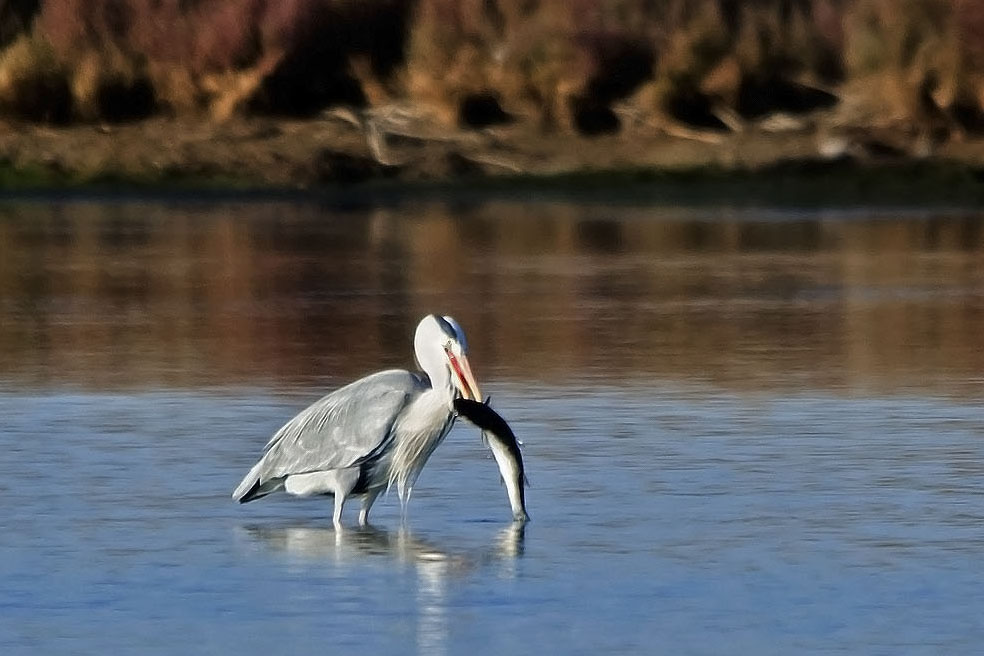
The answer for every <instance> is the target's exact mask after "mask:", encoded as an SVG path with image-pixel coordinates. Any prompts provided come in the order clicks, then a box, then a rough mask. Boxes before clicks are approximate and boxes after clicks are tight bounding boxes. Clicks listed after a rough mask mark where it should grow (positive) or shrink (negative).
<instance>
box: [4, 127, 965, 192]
mask: <svg viewBox="0 0 984 656" xmlns="http://www.w3.org/2000/svg"><path fill="white" fill-rule="evenodd" d="M928 149H929V150H931V151H932V152H927V150H928ZM0 189H2V190H3V192H4V193H6V194H8V195H10V194H31V193H45V192H56V191H57V192H81V193H86V192H93V191H97V192H100V193H127V192H134V191H136V192H152V191H155V190H156V191H164V192H179V193H180V192H187V193H192V192H198V193H205V192H207V193H219V194H221V193H244V192H251V193H256V194H285V193H286V194H291V193H315V194H327V195H338V194H351V195H354V196H361V195H363V194H365V195H370V196H372V195H388V194H394V195H407V194H411V195H412V194H429V193H441V194H445V193H459V194H460V193H464V194H467V193H480V194H485V193H493V192H494V193H523V194H525V193H534V192H535V193H562V194H564V195H581V196H591V195H597V194H606V195H607V194H610V193H611V192H612V191H613V190H617V191H618V193H619V195H620V197H623V198H625V199H626V200H631V199H639V200H645V201H649V202H658V201H665V202H709V201H710V202H714V201H723V202H729V203H742V202H752V203H757V202H774V203H781V204H802V203H805V204H810V205H817V204H820V205H823V204H830V203H833V204H845V203H879V204H901V203H906V204H911V203H954V204H978V203H981V202H984V140H972V139H963V140H950V141H949V142H947V143H944V144H938V145H935V146H934V145H932V144H929V143H928V142H926V141H925V140H921V139H920V137H919V135H916V136H915V137H913V136H912V135H910V134H909V133H906V132H903V131H897V132H894V133H893V132H891V131H887V130H883V131H881V132H877V133H876V132H873V131H870V130H869V131H863V132H855V133H843V134H829V133H821V132H820V131H818V130H815V129H810V128H809V127H806V128H801V129H791V130H785V131H768V130H765V129H759V128H756V129H754V130H748V131H744V132H738V133H719V132H711V131H706V132H697V131H692V130H690V131H684V130H667V129H653V128H652V126H640V127H638V128H628V129H625V130H623V131H622V132H621V133H619V134H617V135H608V136H599V137H592V138H588V137H583V136H579V135H575V134H563V133H560V134H558V133H543V132H542V131H539V130H536V129H533V128H531V127H530V126H527V125H522V124H518V125H510V126H500V127H496V128H489V129H485V130H464V129H453V128H447V127H446V126H442V125H438V124H433V123H427V122H417V123H415V124H413V125H409V126H408V125H407V124H405V123H404V124H398V125H394V123H393V122H390V123H383V122H381V121H374V122H373V121H369V120H367V119H365V117H357V116H355V115H354V114H352V115H346V114H344V113H334V114H328V115H324V116H322V117H320V118H318V119H314V120H305V121H282V120H281V121H278V120H272V119H233V120H228V121H224V122H220V123H215V122H209V121H198V122H194V121H186V120H173V119H151V120H146V121H141V122H135V123H130V124H122V125H112V126H107V125H80V126H72V127H59V128H52V127H39V126H34V125H30V124H13V123H7V124H5V125H2V126H0Z"/></svg>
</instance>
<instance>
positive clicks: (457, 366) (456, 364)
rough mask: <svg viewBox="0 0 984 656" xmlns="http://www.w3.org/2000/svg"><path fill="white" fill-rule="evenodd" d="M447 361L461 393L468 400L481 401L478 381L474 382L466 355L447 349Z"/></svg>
mask: <svg viewBox="0 0 984 656" xmlns="http://www.w3.org/2000/svg"><path fill="white" fill-rule="evenodd" d="M448 362H450V363H451V370H452V371H454V375H455V377H456V378H457V379H458V385H457V387H458V389H459V390H461V395H462V396H464V397H465V398H466V399H468V400H470V401H481V400H482V392H481V390H479V389H478V383H476V382H475V376H474V375H473V374H472V370H471V365H469V364H468V357H467V356H466V355H465V354H464V353H462V354H461V355H460V356H456V355H455V354H454V353H451V352H450V351H448Z"/></svg>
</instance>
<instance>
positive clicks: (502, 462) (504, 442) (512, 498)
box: [454, 398, 530, 522]
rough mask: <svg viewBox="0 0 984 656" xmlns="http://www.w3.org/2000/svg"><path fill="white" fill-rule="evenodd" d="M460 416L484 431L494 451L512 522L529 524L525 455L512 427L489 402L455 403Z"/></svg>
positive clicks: (462, 401) (483, 433)
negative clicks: (507, 498) (504, 486)
mask: <svg viewBox="0 0 984 656" xmlns="http://www.w3.org/2000/svg"><path fill="white" fill-rule="evenodd" d="M454 409H455V411H457V413H458V414H459V415H460V416H462V417H464V418H465V419H467V420H468V421H470V422H471V423H473V424H475V425H476V426H478V427H479V428H480V429H482V440H483V441H484V442H485V445H486V446H488V447H489V449H490V450H491V451H492V455H493V456H494V457H495V462H496V464H497V465H499V474H500V475H501V476H502V481H503V483H505V485H506V493H507V494H508V495H509V506H510V507H511V508H512V515H513V521H516V522H527V521H529V519H530V515H529V513H527V512H526V488H525V486H526V485H529V481H527V480H526V471H525V469H524V468H523V454H522V452H521V451H520V450H519V441H518V440H517V439H516V435H515V434H514V433H513V432H512V429H511V428H509V424H507V423H506V420H505V419H503V418H502V417H501V416H500V415H499V413H497V412H496V411H495V410H493V409H492V408H490V407H489V405H488V401H486V402H485V403H480V402H478V401H471V400H469V399H463V398H457V399H455V400H454Z"/></svg>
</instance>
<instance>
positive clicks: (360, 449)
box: [243, 370, 423, 485]
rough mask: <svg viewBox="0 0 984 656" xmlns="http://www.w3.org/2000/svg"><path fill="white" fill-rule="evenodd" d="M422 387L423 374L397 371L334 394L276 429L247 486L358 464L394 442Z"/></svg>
mask: <svg viewBox="0 0 984 656" xmlns="http://www.w3.org/2000/svg"><path fill="white" fill-rule="evenodd" d="M422 389H423V382H422V381H421V379H420V378H419V377H418V376H415V375H414V374H412V373H410V372H408V371H401V370H391V371H382V372H379V373H377V374H373V375H371V376H367V377H365V378H363V379H361V380H357V381H355V382H354V383H351V384H349V385H346V386H345V387H342V388H340V389H338V390H336V391H334V392H332V393H331V394H328V395H327V396H325V397H324V398H322V399H320V400H318V401H315V402H314V403H313V404H311V405H310V406H309V407H307V408H306V409H304V410H302V411H301V412H300V413H298V414H297V416H296V417H294V418H293V419H291V420H290V421H288V422H287V423H286V424H284V426H283V427H282V428H281V429H280V430H278V431H277V432H276V433H275V434H274V436H273V437H272V438H271V439H270V441H269V442H268V443H267V445H266V448H265V449H264V451H265V453H264V455H263V458H262V459H261V460H260V462H258V463H257V464H256V466H255V467H253V470H251V471H250V473H249V475H247V477H246V479H244V480H243V485H245V484H246V483H247V481H248V480H250V479H252V481H253V482H256V481H259V482H260V483H263V482H265V481H268V480H270V479H274V478H280V477H283V476H287V475H290V474H301V473H305V472H311V471H326V470H329V469H339V468H343V467H351V466H353V465H355V464H357V463H358V462H360V461H361V460H363V459H364V458H366V457H367V456H369V455H371V454H372V453H373V452H374V451H376V450H377V449H379V448H380V447H381V446H382V445H383V444H384V443H385V442H386V441H388V439H389V437H390V430H391V429H392V427H393V423H394V421H395V420H396V418H397V416H399V414H400V412H402V410H403V409H404V408H405V407H406V405H407V404H408V403H409V401H410V400H411V398H413V397H414V396H415V395H416V394H417V393H419V392H420V391H421V390H422Z"/></svg>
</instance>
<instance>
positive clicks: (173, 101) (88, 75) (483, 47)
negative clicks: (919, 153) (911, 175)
mask: <svg viewBox="0 0 984 656" xmlns="http://www.w3.org/2000/svg"><path fill="white" fill-rule="evenodd" d="M0 48H2V50H0V111H3V112H5V113H8V114H12V115H16V116H20V117H23V118H28V119H33V120H39V121H53V122H57V121H67V120H71V119H81V120H129V119H135V118H140V117H143V116H147V115H149V114H152V113H156V112H169V113H172V114H174V115H187V114H199V115H205V116H211V117H214V118H217V119H224V118H226V117H229V116H231V115H234V114H243V113H249V112H267V113H274V114H289V115H310V114H314V113H316V112H318V111H320V110H321V109H323V108H325V107H327V106H330V105H332V104H337V103H348V104H354V105H359V104H370V105H371V104H378V103H385V102H390V101H391V100H394V99H400V100H403V99H407V100H410V101H412V102H415V103H418V104H422V105H427V106H429V108H431V109H432V110H435V111H436V113H437V114H438V115H439V116H443V117H444V120H445V121H446V122H448V123H453V122H457V121H460V120H461V116H462V112H461V109H462V107H463V106H465V105H467V104H468V103H471V105H472V106H473V105H474V104H475V99H476V98H478V99H481V100H482V101H483V102H488V103H493V104H494V103H495V102H496V101H498V102H499V103H501V105H502V109H503V110H504V111H505V112H506V113H508V114H510V115H512V116H514V117H518V118H520V119H528V120H531V121H534V122H536V123H537V124H539V125H540V126H542V127H543V128H544V129H547V130H555V129H559V130H572V131H573V130H577V131H580V132H586V133H594V132H605V131H611V130H612V129H618V125H619V123H618V120H619V119H618V118H617V117H616V115H615V113H614V112H613V108H616V107H617V106H618V105H620V104H625V103H629V104H631V105H632V107H633V109H634V110H635V111H636V112H638V113H640V114H641V115H643V116H644V117H666V116H669V117H670V118H673V119H676V120H682V121H684V122H688V123H691V124H697V125H700V124H702V122H706V123H707V124H714V121H715V120H716V119H715V116H720V115H722V112H723V113H730V114H732V115H740V116H743V117H744V118H746V119H754V118H756V117H758V116H761V115H763V114H767V113H769V112H771V111H780V110H781V111H808V110H810V109H812V108H813V107H814V106H822V103H820V104H816V105H814V104H811V102H810V98H815V97H816V96H809V95H808V94H806V95H804V94H803V93H802V89H803V88H804V87H802V85H807V86H808V87H819V88H823V89H827V90H833V91H834V92H835V93H837V94H839V95H843V96H850V98H848V99H849V100H850V101H851V105H852V106H863V105H865V104H867V105H868V106H869V107H872V108H874V107H878V108H880V109H879V110H878V111H884V112H887V113H888V114H890V115H891V118H892V120H898V121H909V122H913V123H937V124H944V125H949V126H953V127H954V129H959V130H970V129H984V119H982V117H984V0H539V1H538V2H532V1H530V0H361V1H358V0H237V1H236V2H216V1H209V0H38V1H36V2H20V3H0ZM790 94H792V95H794V96H795V95H796V94H801V96H802V97H793V98H791V97H790ZM872 111H874V110H872ZM492 113H493V114H494V113H495V112H492ZM719 127H722V128H723V126H719Z"/></svg>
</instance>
